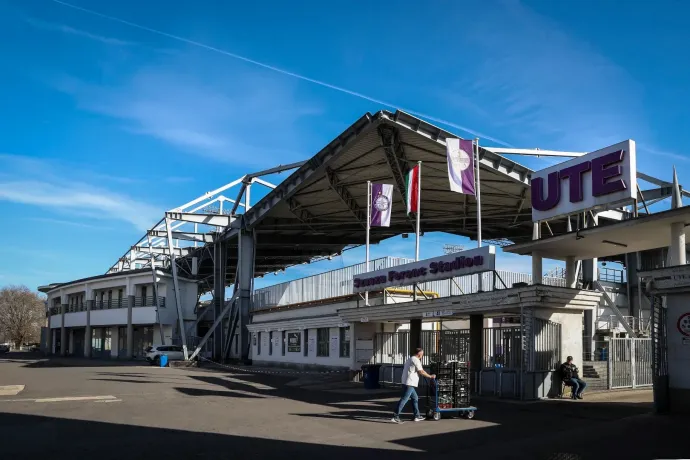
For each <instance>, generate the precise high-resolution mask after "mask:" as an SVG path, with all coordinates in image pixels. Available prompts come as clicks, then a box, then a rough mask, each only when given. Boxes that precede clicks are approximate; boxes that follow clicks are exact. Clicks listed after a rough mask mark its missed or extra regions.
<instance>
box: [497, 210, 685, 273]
mask: <svg viewBox="0 0 690 460" xmlns="http://www.w3.org/2000/svg"><path fill="white" fill-rule="evenodd" d="M677 222H683V223H684V224H685V226H686V227H685V235H686V239H687V238H688V235H690V227H688V226H689V225H690V206H688V207H683V208H677V209H671V210H669V211H664V212H659V213H657V214H652V215H649V216H644V217H638V218H636V219H630V220H624V221H622V222H618V223H615V224H609V225H603V226H599V227H592V228H587V229H582V230H579V231H575V232H570V233H566V234H565V235H558V236H552V237H549V238H542V239H540V240H534V241H529V242H526V243H520V244H513V245H511V246H506V247H504V248H503V251H504V252H512V253H514V254H522V255H528V254H532V253H533V252H537V253H539V254H540V255H541V256H542V257H546V258H548V259H557V260H565V258H566V257H574V258H575V259H577V260H586V259H593V258H601V257H609V256H614V255H618V254H626V253H630V252H638V251H646V250H648V249H657V248H662V247H667V246H670V244H671V224H673V223H677Z"/></svg>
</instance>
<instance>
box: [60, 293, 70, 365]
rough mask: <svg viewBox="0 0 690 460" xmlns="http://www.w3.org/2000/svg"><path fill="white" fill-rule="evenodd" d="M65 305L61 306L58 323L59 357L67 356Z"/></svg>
mask: <svg viewBox="0 0 690 460" xmlns="http://www.w3.org/2000/svg"><path fill="white" fill-rule="evenodd" d="M67 307H68V305H67V304H64V303H63V304H62V305H61V308H62V321H61V322H60V356H65V355H67V348H68V347H69V343H67V328H65V313H66V312H67Z"/></svg>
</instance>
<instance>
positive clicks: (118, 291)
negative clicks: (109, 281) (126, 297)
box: [117, 289, 122, 308]
mask: <svg viewBox="0 0 690 460" xmlns="http://www.w3.org/2000/svg"><path fill="white" fill-rule="evenodd" d="M117 306H118V308H122V289H118V290H117Z"/></svg>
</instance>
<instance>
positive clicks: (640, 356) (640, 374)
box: [609, 338, 653, 389]
mask: <svg viewBox="0 0 690 460" xmlns="http://www.w3.org/2000/svg"><path fill="white" fill-rule="evenodd" d="M609 343H610V349H609V353H610V355H609V363H610V371H609V388H611V389H615V388H638V387H648V386H652V384H653V374H652V364H653V358H652V339H647V338H643V339H634V338H612V339H611V340H610V341H609Z"/></svg>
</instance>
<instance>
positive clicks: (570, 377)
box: [561, 356, 587, 399]
mask: <svg viewBox="0 0 690 460" xmlns="http://www.w3.org/2000/svg"><path fill="white" fill-rule="evenodd" d="M561 378H562V379H563V381H564V382H565V383H566V384H570V385H572V387H573V392H572V394H573V399H583V397H582V392H583V391H585V388H587V382H585V381H584V380H581V379H580V374H579V371H578V369H577V366H576V365H575V363H573V357H572V356H568V357H567V358H566V361H565V362H564V363H563V364H561Z"/></svg>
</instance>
